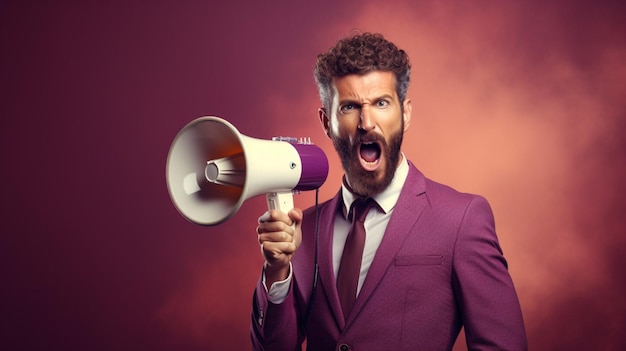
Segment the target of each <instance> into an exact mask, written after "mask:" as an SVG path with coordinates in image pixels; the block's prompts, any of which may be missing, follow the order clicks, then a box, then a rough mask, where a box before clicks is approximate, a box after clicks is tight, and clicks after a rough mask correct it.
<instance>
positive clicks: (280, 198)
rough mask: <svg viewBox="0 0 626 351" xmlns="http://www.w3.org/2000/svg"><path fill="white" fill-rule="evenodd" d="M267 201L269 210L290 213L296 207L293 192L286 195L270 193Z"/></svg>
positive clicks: (285, 193)
mask: <svg viewBox="0 0 626 351" xmlns="http://www.w3.org/2000/svg"><path fill="white" fill-rule="evenodd" d="M266 199H267V208H268V209H270V210H280V211H282V212H285V213H288V212H289V211H291V210H292V209H293V207H294V205H293V193H292V192H291V191H288V192H284V193H268V194H267V195H266Z"/></svg>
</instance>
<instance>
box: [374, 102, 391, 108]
mask: <svg viewBox="0 0 626 351" xmlns="http://www.w3.org/2000/svg"><path fill="white" fill-rule="evenodd" d="M376 107H378V108H387V107H389V101H387V100H378V101H376Z"/></svg>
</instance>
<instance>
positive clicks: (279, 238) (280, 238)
mask: <svg viewBox="0 0 626 351" xmlns="http://www.w3.org/2000/svg"><path fill="white" fill-rule="evenodd" d="M258 239H259V244H260V245H263V244H264V243H268V242H269V243H293V242H294V236H293V235H291V234H288V233H286V232H270V233H263V234H259V236H258Z"/></svg>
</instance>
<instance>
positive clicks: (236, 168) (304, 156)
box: [166, 117, 328, 225]
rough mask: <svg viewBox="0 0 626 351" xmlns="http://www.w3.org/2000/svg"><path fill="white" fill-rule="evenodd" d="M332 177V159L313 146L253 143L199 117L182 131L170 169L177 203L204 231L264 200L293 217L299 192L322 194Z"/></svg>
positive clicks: (276, 140)
mask: <svg viewBox="0 0 626 351" xmlns="http://www.w3.org/2000/svg"><path fill="white" fill-rule="evenodd" d="M327 176H328V159H327V158H326V155H325V154H324V152H323V151H322V149H320V148H319V147H317V146H315V145H313V144H311V143H310V142H307V141H306V140H300V141H298V140H297V139H295V138H282V137H279V138H274V139H272V140H262V139H255V138H251V137H248V136H245V135H242V134H240V133H239V131H238V130H237V129H236V128H235V127H234V126H233V125H232V124H230V123H229V122H227V121H225V120H223V119H221V118H219V117H200V118H198V119H195V120H193V121H191V122H190V123H189V124H187V125H186V126H185V127H183V129H181V131H180V132H179V133H178V135H176V138H175V139H174V141H173V142H172V146H171V147H170V151H169V154H168V156H167V165H166V180H167V187H168V190H169V194H170V197H171V199H172V202H173V203H174V205H175V206H176V208H177V209H178V211H179V212H180V213H181V214H182V215H183V216H184V217H185V218H187V219H188V220H190V221H191V222H193V223H197V224H201V225H216V224H219V223H222V222H224V221H225V220H227V219H228V218H230V216H232V215H233V214H235V213H236V212H237V211H238V210H239V208H240V207H241V205H242V204H243V202H244V201H245V200H247V199H249V198H252V197H254V196H257V195H262V194H266V197H267V204H268V208H269V209H279V210H281V211H283V212H288V211H289V210H290V209H292V208H293V207H294V205H293V192H294V191H303V190H313V189H317V188H319V187H320V186H322V184H324V182H325V181H326V177H327Z"/></svg>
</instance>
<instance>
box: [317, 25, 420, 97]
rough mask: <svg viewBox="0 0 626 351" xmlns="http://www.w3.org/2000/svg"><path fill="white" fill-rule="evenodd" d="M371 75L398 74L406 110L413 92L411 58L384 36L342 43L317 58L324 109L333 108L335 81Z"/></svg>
mask: <svg viewBox="0 0 626 351" xmlns="http://www.w3.org/2000/svg"><path fill="white" fill-rule="evenodd" d="M371 71H388V72H393V73H394V75H395V77H396V93H397V94H398V98H399V99H400V104H401V106H402V104H403V103H404V99H405V98H406V92H407V90H408V88H409V80H410V77H409V76H410V73H411V63H410V62H409V56H408V55H407V54H406V52H405V51H404V50H400V49H398V47H397V46H396V45H395V44H394V43H392V42H390V41H388V40H386V39H385V38H384V37H383V35H382V34H378V33H375V34H372V33H361V34H356V35H354V36H352V37H347V38H344V39H341V40H339V41H338V42H337V44H336V45H335V46H334V47H332V48H330V49H329V50H328V51H327V52H325V53H322V54H319V55H318V56H317V63H316V64H315V69H314V71H313V74H314V76H315V82H316V83H317V89H318V91H319V94H320V99H321V100H322V104H323V105H324V107H325V108H326V109H327V110H328V109H329V108H330V101H331V97H332V90H331V83H332V80H333V78H340V77H343V76H346V75H349V74H365V73H368V72H371Z"/></svg>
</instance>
